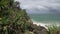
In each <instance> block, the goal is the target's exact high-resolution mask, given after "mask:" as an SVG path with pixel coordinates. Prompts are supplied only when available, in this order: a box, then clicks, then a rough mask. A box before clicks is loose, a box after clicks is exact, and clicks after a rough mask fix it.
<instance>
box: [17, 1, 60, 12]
mask: <svg viewBox="0 0 60 34" xmlns="http://www.w3.org/2000/svg"><path fill="white" fill-rule="evenodd" d="M17 1H20V3H21V8H23V9H26V10H27V12H28V13H60V0H17Z"/></svg>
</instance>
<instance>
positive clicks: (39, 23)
mask: <svg viewBox="0 0 60 34" xmlns="http://www.w3.org/2000/svg"><path fill="white" fill-rule="evenodd" d="M32 21H33V20H32ZM33 24H36V25H37V26H43V27H45V28H46V29H47V25H46V24H43V23H41V22H36V21H33Z"/></svg>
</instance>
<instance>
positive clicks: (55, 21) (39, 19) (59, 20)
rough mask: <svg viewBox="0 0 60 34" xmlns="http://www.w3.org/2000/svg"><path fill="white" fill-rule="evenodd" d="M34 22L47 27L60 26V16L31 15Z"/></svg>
mask: <svg viewBox="0 0 60 34" xmlns="http://www.w3.org/2000/svg"><path fill="white" fill-rule="evenodd" d="M29 16H30V18H31V20H32V21H35V22H36V23H42V24H45V25H60V14H29Z"/></svg>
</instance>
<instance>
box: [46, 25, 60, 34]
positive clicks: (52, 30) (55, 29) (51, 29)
mask: <svg viewBox="0 0 60 34" xmlns="http://www.w3.org/2000/svg"><path fill="white" fill-rule="evenodd" d="M47 30H48V31H47V33H48V34H60V26H56V25H52V26H48V29H47Z"/></svg>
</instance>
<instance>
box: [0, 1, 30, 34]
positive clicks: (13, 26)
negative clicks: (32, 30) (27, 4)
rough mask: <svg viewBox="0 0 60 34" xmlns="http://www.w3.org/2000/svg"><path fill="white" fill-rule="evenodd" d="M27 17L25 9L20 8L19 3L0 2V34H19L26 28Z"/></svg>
mask: <svg viewBox="0 0 60 34" xmlns="http://www.w3.org/2000/svg"><path fill="white" fill-rule="evenodd" d="M28 19H29V17H28V16H27V14H26V10H25V9H21V8H20V3H19V2H17V1H16V2H14V0H0V26H1V28H0V30H1V32H0V34H19V33H18V32H19V31H21V32H22V33H23V32H24V31H25V30H26V28H27V27H28V25H27V21H28Z"/></svg>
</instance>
